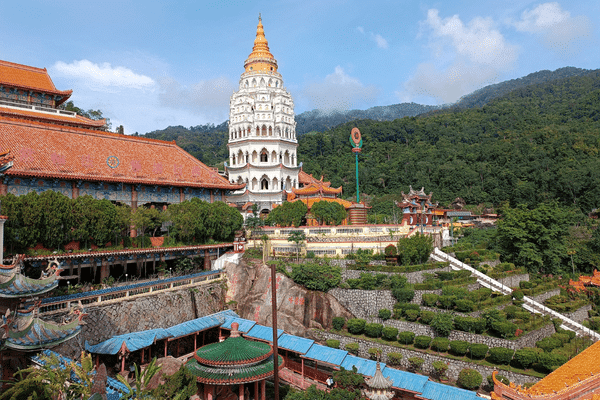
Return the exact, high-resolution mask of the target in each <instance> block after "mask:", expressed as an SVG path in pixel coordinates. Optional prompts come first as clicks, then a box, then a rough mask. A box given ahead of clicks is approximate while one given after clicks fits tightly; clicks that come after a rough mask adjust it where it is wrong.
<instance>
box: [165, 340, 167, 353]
mask: <svg viewBox="0 0 600 400" xmlns="http://www.w3.org/2000/svg"><path fill="white" fill-rule="evenodd" d="M166 356H167V339H165V357H166Z"/></svg>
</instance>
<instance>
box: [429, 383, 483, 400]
mask: <svg viewBox="0 0 600 400" xmlns="http://www.w3.org/2000/svg"><path fill="white" fill-rule="evenodd" d="M420 396H421V397H423V398H426V399H431V400H477V399H480V397H477V393H476V392H472V391H470V390H465V389H460V388H457V387H454V386H449V385H444V384H442V383H437V382H433V381H428V382H427V383H426V384H425V386H424V387H423V392H422V394H421V395H420Z"/></svg>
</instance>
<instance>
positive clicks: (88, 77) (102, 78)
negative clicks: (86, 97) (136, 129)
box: [51, 60, 154, 89]
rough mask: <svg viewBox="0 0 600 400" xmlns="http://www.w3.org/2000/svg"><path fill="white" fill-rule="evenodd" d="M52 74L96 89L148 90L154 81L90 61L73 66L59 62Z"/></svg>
mask: <svg viewBox="0 0 600 400" xmlns="http://www.w3.org/2000/svg"><path fill="white" fill-rule="evenodd" d="M51 69H52V72H53V73H55V74H57V75H62V76H66V77H69V78H73V79H78V80H84V81H86V82H87V83H88V84H89V85H90V86H93V87H95V88H96V89H101V88H102V87H126V88H135V89H141V88H148V87H151V86H153V85H154V80H153V79H152V78H150V77H148V76H145V75H139V74H136V73H135V72H133V71H132V70H130V69H128V68H125V67H112V66H111V65H110V64H109V63H102V64H94V63H92V62H91V61H88V60H80V61H73V62H72V63H71V64H67V63H64V62H62V61H58V62H56V63H55V64H54V66H52V68H51Z"/></svg>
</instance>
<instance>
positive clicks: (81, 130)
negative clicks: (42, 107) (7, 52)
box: [0, 111, 197, 160]
mask: <svg viewBox="0 0 600 400" xmlns="http://www.w3.org/2000/svg"><path fill="white" fill-rule="evenodd" d="M1 112H3V111H1ZM79 117H81V116H79ZM81 118H85V117H81ZM4 122H8V123H13V124H15V125H36V126H43V127H46V128H50V129H52V130H56V131H60V132H65V131H66V132H72V133H76V134H89V135H97V136H112V137H115V138H118V139H128V140H134V141H136V140H139V141H146V142H149V143H157V144H164V145H170V146H173V145H175V146H176V147H177V148H179V149H181V150H182V151H184V152H185V150H183V149H182V148H181V147H179V146H177V144H176V143H175V140H172V141H168V140H161V139H154V138H149V137H141V136H132V135H122V134H120V133H116V132H107V131H98V130H94V129H89V128H81V127H78V126H70V125H57V124H50V123H47V122H39V121H35V120H28V119H23V118H22V117H21V118H8V119H1V120H0V123H4ZM188 154H189V153H188ZM196 160H197V159H196Z"/></svg>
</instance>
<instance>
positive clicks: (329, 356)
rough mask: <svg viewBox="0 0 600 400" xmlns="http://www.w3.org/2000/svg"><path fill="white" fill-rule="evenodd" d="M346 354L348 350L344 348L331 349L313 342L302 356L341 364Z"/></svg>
mask: <svg viewBox="0 0 600 400" xmlns="http://www.w3.org/2000/svg"><path fill="white" fill-rule="evenodd" d="M347 355H348V352H347V351H345V350H339V349H333V348H331V347H327V346H321V345H320V344H316V343H315V344H313V345H312V347H311V348H310V350H308V352H307V353H306V354H305V355H304V356H303V357H305V358H310V359H311V360H317V361H322V362H326V363H328V364H333V365H341V364H342V361H344V358H345V357H346V356H347Z"/></svg>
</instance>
